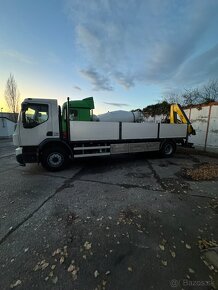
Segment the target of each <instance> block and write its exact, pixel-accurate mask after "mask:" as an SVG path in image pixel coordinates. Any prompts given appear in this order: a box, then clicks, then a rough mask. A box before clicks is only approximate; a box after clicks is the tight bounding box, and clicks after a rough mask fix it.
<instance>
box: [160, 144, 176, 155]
mask: <svg viewBox="0 0 218 290" xmlns="http://www.w3.org/2000/svg"><path fill="white" fill-rule="evenodd" d="M175 151H176V143H175V142H173V141H165V142H164V143H163V144H162V146H161V149H160V153H161V156H163V157H171V156H172V155H173V154H174V153H175Z"/></svg>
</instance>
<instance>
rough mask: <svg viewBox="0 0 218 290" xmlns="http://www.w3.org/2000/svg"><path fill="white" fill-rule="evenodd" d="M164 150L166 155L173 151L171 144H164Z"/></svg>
mask: <svg viewBox="0 0 218 290" xmlns="http://www.w3.org/2000/svg"><path fill="white" fill-rule="evenodd" d="M164 151H165V154H166V155H170V154H172V153H173V146H172V145H171V144H167V145H166V146H165V150H164Z"/></svg>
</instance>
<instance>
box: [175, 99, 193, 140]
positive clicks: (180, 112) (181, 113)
mask: <svg viewBox="0 0 218 290" xmlns="http://www.w3.org/2000/svg"><path fill="white" fill-rule="evenodd" d="M177 116H179V118H180V122H181V123H183V124H188V134H189V135H196V132H195V130H194V128H193V127H192V125H191V122H190V120H189V119H188V117H187V116H186V113H185V112H184V110H183V108H182V107H181V106H180V105H179V104H172V105H171V106H170V123H171V124H176V123H180V122H179V120H178V118H177Z"/></svg>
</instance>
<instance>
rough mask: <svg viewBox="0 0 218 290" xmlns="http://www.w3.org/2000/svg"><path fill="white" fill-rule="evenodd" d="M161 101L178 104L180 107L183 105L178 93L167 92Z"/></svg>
mask: <svg viewBox="0 0 218 290" xmlns="http://www.w3.org/2000/svg"><path fill="white" fill-rule="evenodd" d="M162 101H165V102H168V103H169V104H174V103H179V104H180V105H183V103H184V99H183V98H182V96H181V95H180V94H179V93H176V92H173V91H172V92H167V93H166V94H165V96H164V97H163V98H162ZM160 102H161V101H160Z"/></svg>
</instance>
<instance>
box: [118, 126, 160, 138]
mask: <svg viewBox="0 0 218 290" xmlns="http://www.w3.org/2000/svg"><path fill="white" fill-rule="evenodd" d="M157 130H158V124H151V123H122V139H124V140H125V139H149V138H157Z"/></svg>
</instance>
